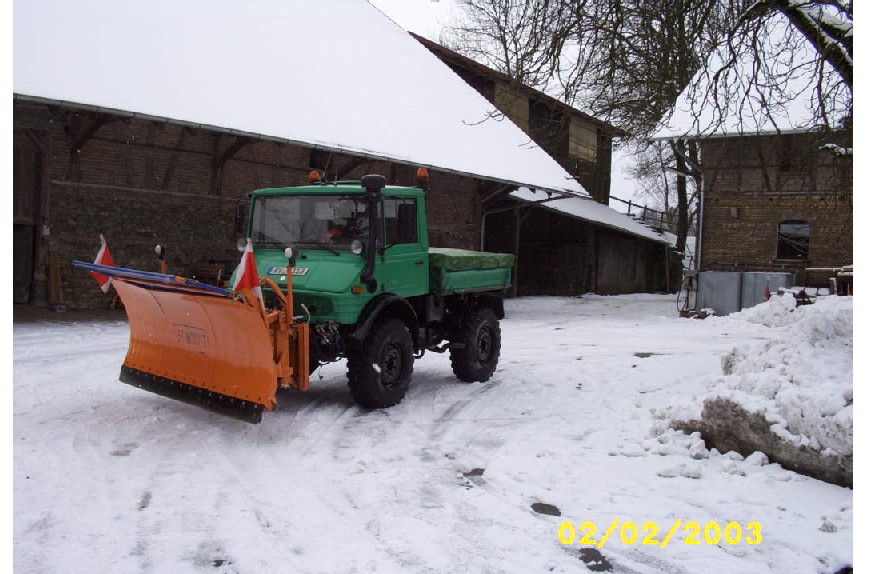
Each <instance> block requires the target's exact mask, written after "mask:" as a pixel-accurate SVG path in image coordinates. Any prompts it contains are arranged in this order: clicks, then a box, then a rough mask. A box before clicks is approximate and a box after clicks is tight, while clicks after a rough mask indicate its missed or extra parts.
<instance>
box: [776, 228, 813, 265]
mask: <svg viewBox="0 0 876 574" xmlns="http://www.w3.org/2000/svg"><path fill="white" fill-rule="evenodd" d="M811 230H812V228H811V226H810V225H809V224H808V223H806V222H805V221H798V220H788V221H783V222H781V223H780V224H779V242H778V247H777V249H776V257H777V258H779V259H808V258H809V234H810V232H811Z"/></svg>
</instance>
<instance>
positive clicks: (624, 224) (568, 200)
mask: <svg viewBox="0 0 876 574" xmlns="http://www.w3.org/2000/svg"><path fill="white" fill-rule="evenodd" d="M511 197H513V198H515V199H519V200H521V201H525V202H528V203H532V204H537V205H540V206H541V207H544V208H545V209H550V210H552V211H556V212H558V213H562V214H563V215H568V216H571V217H574V218H576V219H581V220H584V221H588V222H590V223H595V224H597V225H602V226H604V227H609V228H611V229H615V230H617V231H622V232H624V233H629V234H632V235H637V236H639V237H643V238H645V239H650V240H652V241H658V242H660V243H666V244H669V245H675V239H674V237H670V236H669V235H668V234H667V235H664V234H661V233H658V232H656V231H654V230H653V229H651V228H650V227H648V226H646V225H642V224H641V223H639V222H638V221H635V220H633V219H632V218H631V217H630V216H628V215H624V214H623V213H621V212H619V211H615V210H614V209H612V208H610V207H609V206H607V205H603V204H601V203H599V202H597V201H594V200H593V199H591V198H589V197H586V198H585V197H577V196H568V195H556V194H549V193H545V192H544V191H539V190H531V189H525V188H521V189H518V190H516V191H514V192H512V193H511Z"/></svg>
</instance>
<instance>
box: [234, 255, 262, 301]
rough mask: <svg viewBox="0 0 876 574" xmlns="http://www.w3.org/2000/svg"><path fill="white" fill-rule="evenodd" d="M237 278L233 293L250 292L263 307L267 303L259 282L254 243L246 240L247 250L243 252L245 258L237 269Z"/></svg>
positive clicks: (242, 258)
mask: <svg viewBox="0 0 876 574" xmlns="http://www.w3.org/2000/svg"><path fill="white" fill-rule="evenodd" d="M237 270H238V273H237V277H236V278H235V279H234V285H233V286H232V287H231V291H232V292H234V293H238V292H247V291H248V292H249V293H251V294H252V296H253V297H255V298H256V299H258V300H259V301H261V303H262V306H264V304H265V302H264V300H263V299H262V284H261V281H260V280H259V269H258V267H257V266H256V259H255V253H253V250H252V241H251V240H249V239H247V240H246V249H244V251H243V257H241V258H240V265H239V266H238V267H237Z"/></svg>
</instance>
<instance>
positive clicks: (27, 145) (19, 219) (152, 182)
mask: <svg viewBox="0 0 876 574" xmlns="http://www.w3.org/2000/svg"><path fill="white" fill-rule="evenodd" d="M13 118H14V122H13V124H14V125H13V131H14V133H15V136H16V148H15V154H16V157H17V158H18V159H17V160H16V165H18V164H20V166H21V169H19V168H18V167H16V173H15V176H14V180H15V181H14V186H13V196H14V198H15V203H16V205H17V206H18V205H20V206H24V207H22V209H21V210H19V211H23V212H27V213H24V214H23V215H21V216H20V215H19V214H18V213H16V218H15V219H16V225H15V236H16V242H15V250H16V260H17V261H18V260H19V259H22V258H23V259H22V260H26V259H27V258H28V257H27V253H26V252H27V251H28V250H29V249H30V246H31V245H32V244H33V240H32V234H33V231H34V230H37V229H40V230H42V233H40V234H39V239H38V245H37V249H36V251H37V252H38V253H39V254H38V256H37V267H38V272H37V274H36V277H37V279H36V282H35V283H34V289H33V298H32V302H34V303H37V304H45V303H46V301H47V300H48V286H47V284H48V268H49V262H50V260H51V259H52V258H57V260H58V261H59V262H60V269H61V272H60V275H61V280H62V285H63V292H64V299H65V302H66V303H67V304H68V305H69V306H70V307H73V308H77V307H82V308H95V307H106V306H109V305H110V303H111V300H112V297H111V295H104V294H103V293H101V292H100V291H99V290H98V289H97V287H96V283H95V282H94V280H93V279H92V278H91V277H90V276H89V274H88V273H86V272H84V271H82V270H80V269H77V268H74V267H73V266H72V265H71V263H70V261H71V260H73V259H79V260H86V261H90V260H93V258H94V256H95V253H96V252H97V250H98V247H99V235H100V234H103V235H104V236H105V237H106V239H107V242H108V244H109V246H110V249H111V251H112V254H113V256H114V258H115V261H116V264H118V265H122V266H128V267H134V268H139V269H145V270H158V265H159V263H158V261H157V258H156V257H155V255H154V252H153V249H154V247H155V245H156V244H158V243H161V244H163V245H165V246H166V249H167V262H168V266H169V270H170V272H172V273H177V274H181V275H187V276H192V275H194V274H195V273H196V272H197V271H198V270H199V269H203V268H204V267H205V266H207V265H209V264H211V263H218V264H225V265H226V266H227V267H233V266H234V265H236V262H237V259H238V258H239V254H238V253H237V250H236V238H237V237H238V235H239V234H240V233H239V229H238V227H237V225H236V224H237V223H238V220H239V218H240V216H241V215H243V214H245V203H246V200H245V198H246V194H247V193H248V192H250V191H252V190H254V189H260V188H265V187H285V186H293V185H301V184H304V183H306V182H307V176H308V174H309V173H310V171H311V170H312V169H318V170H319V171H321V172H322V171H325V172H326V173H327V176H328V178H330V179H335V178H338V179H358V178H360V177H361V176H362V175H364V174H366V173H380V174H383V175H385V176H386V177H387V181H388V183H389V184H397V185H416V168H417V166H411V165H404V164H397V163H390V162H385V161H377V160H372V159H369V158H362V157H356V156H352V155H349V154H339V153H331V152H326V151H322V150H316V149H312V148H308V147H305V146H301V145H295V144H291V143H279V142H274V141H269V140H264V139H257V138H253V137H244V136H237V135H233V134H227V133H221V132H219V131H216V130H210V129H207V128H200V127H190V126H185V125H180V124H174V123H169V122H162V121H155V120H150V119H144V118H136V117H126V116H122V115H114V114H107V113H96V112H91V111H87V110H84V109H77V108H70V107H60V106H49V105H46V104H38V103H28V102H21V101H16V102H15V104H14V114H13ZM19 160H21V161H19ZM25 160H27V161H25ZM34 166H45V174H44V177H42V178H41V176H40V174H39V173H36V174H35V173H33V172H34V171H35V170H36V169H37V168H35V167H34ZM478 183H479V182H478V180H476V179H474V178H468V177H463V176H459V175H454V174H449V173H442V172H436V171H433V172H432V180H431V187H430V190H429V192H428V195H427V213H428V220H429V228H430V240H431V241H432V243H433V244H434V245H436V246H444V247H460V248H477V247H479V244H480V218H481V214H480V200H479V195H478ZM35 202H36V203H37V204H39V203H40V202H41V203H42V205H43V212H42V213H34V211H35V210H37V211H38V208H37V207H33V204H34V203H35ZM16 209H17V208H16ZM18 239H20V241H19V240H18ZM19 255H20V256H21V257H19ZM31 259H32V258H31ZM28 273H30V271H29V270H27V269H25V268H24V266H23V265H20V266H17V271H16V285H17V286H18V285H19V283H20V284H21V289H20V290H22V291H26V289H27V286H28V285H30V284H31V282H30V280H29V277H28ZM19 275H21V277H19ZM19 279H21V281H19ZM16 292H17V291H16ZM22 300H27V297H26V296H22V297H18V295H16V302H23V301H22Z"/></svg>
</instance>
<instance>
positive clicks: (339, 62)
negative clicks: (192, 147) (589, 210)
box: [13, 0, 586, 194]
mask: <svg viewBox="0 0 876 574" xmlns="http://www.w3.org/2000/svg"><path fill="white" fill-rule="evenodd" d="M13 25H14V37H13V93H14V94H15V95H16V96H17V97H33V98H38V99H46V100H52V101H62V102H71V103H75V104H81V105H86V106H95V107H98V108H105V109H108V110H119V111H125V112H134V113H136V114H140V115H143V116H147V117H158V118H168V119H170V120H174V121H183V122H187V123H193V124H197V125H202V126H209V127H217V128H223V129H231V130H234V131H237V132H241V133H250V134H256V135H259V136H266V137H271V138H276V139H280V140H283V141H290V142H295V143H302V144H305V145H314V146H321V147H325V148H329V149H337V150H342V151H348V152H351V153H357V154H364V155H368V156H372V157H378V158H388V159H393V160H398V161H403V162H409V163H413V164H417V165H425V166H431V167H435V168H440V169H444V170H447V171H451V172H456V173H462V174H472V175H476V176H479V177H483V178H487V179H492V180H496V181H501V182H507V183H511V184H515V185H527V186H533V187H536V188H540V189H548V190H563V191H568V192H573V193H581V194H583V193H586V191H585V190H584V188H583V187H581V185H580V184H578V183H577V182H576V181H575V180H574V179H572V178H571V177H570V176H569V175H568V174H567V173H566V172H565V171H564V170H563V169H562V167H560V165H559V164H557V163H556V162H555V161H554V160H553V159H552V158H551V157H550V156H549V155H548V154H547V153H545V152H544V151H543V150H542V149H541V148H539V147H538V146H536V145H535V144H534V143H533V142H532V141H531V140H530V139H529V137H528V136H527V135H526V134H525V133H524V132H522V131H521V130H520V129H518V128H517V127H516V126H515V125H514V124H513V123H512V122H510V121H502V120H501V119H496V116H498V117H499V118H500V117H501V115H500V114H493V116H491V115H490V114H491V112H494V110H495V108H493V106H492V105H491V104H490V103H489V102H488V101H487V100H486V99H484V98H483V97H482V96H481V95H480V94H478V93H477V92H476V91H475V90H474V89H472V88H470V87H469V86H468V85H467V84H466V83H465V82H464V81H463V80H462V79H460V78H459V77H458V76H457V75H456V74H455V73H453V72H452V71H451V70H450V69H449V68H448V67H447V66H446V65H444V64H443V63H441V62H440V61H439V60H438V59H437V58H436V57H435V56H433V55H432V54H431V53H430V52H429V51H428V50H427V49H426V48H425V47H423V46H422V45H420V44H419V42H417V41H416V40H415V39H414V38H412V37H411V36H409V35H408V34H407V33H406V32H405V31H404V30H403V29H401V28H400V27H399V26H397V25H396V24H395V23H393V22H392V21H391V20H389V19H388V18H387V17H386V16H384V15H383V14H382V13H381V12H380V11H378V10H377V9H376V8H374V7H372V6H371V5H370V4H369V3H368V2H367V1H366V0H321V1H320V2H313V1H311V0H248V1H246V2H240V1H239V0H188V1H186V2H180V1H178V0H150V1H149V2H130V1H118V0H88V1H81V2H68V1H65V0H17V1H16V2H15V3H14V10H13Z"/></svg>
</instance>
